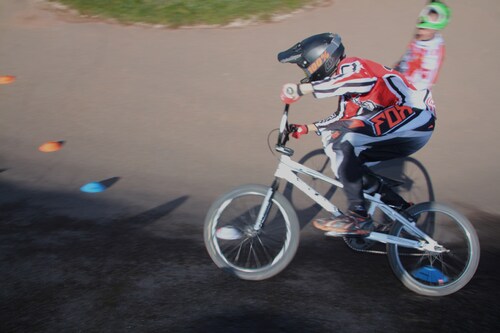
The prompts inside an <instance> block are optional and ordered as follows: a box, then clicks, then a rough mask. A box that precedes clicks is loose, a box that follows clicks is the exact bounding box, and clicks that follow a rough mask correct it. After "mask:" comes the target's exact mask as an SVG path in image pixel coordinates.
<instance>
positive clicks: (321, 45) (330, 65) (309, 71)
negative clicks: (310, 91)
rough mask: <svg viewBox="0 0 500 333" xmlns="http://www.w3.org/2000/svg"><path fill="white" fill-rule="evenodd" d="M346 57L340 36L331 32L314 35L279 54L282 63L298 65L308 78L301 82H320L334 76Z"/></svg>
mask: <svg viewBox="0 0 500 333" xmlns="http://www.w3.org/2000/svg"><path fill="white" fill-rule="evenodd" d="M344 57H345V53H344V45H343V44H342V42H341V39H340V36H339V35H337V34H332V33H330V32H327V33H322V34H318V35H313V36H311V37H308V38H306V39H304V40H303V41H301V42H299V43H297V44H295V45H294V46H292V47H291V48H289V49H288V50H286V51H283V52H280V53H279V54H278V61H279V62H281V63H291V64H297V65H298V66H299V67H300V68H302V70H304V73H305V74H306V78H304V79H303V80H302V81H301V82H302V83H306V82H311V81H319V80H322V79H324V78H326V77H329V76H332V74H333V73H334V72H335V70H336V69H337V66H338V64H339V62H340V61H341V60H342V59H343V58H344Z"/></svg>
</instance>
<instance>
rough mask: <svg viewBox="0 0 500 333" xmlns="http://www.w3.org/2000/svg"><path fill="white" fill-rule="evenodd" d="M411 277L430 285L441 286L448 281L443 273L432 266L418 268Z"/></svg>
mask: <svg viewBox="0 0 500 333" xmlns="http://www.w3.org/2000/svg"><path fill="white" fill-rule="evenodd" d="M411 275H413V277H415V278H416V279H419V280H422V281H425V282H430V283H438V284H443V283H446V282H448V281H449V280H450V279H449V278H448V277H447V276H446V275H444V274H443V272H441V271H440V270H439V269H437V268H435V267H432V266H424V267H420V268H418V269H416V270H414V271H413V272H412V273H411Z"/></svg>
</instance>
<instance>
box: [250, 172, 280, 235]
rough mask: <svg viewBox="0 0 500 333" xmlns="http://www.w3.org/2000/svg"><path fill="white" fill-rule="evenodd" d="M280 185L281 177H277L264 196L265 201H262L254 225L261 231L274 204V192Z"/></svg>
mask: <svg viewBox="0 0 500 333" xmlns="http://www.w3.org/2000/svg"><path fill="white" fill-rule="evenodd" d="M278 187H279V178H275V179H274V181H273V183H272V184H271V186H270V187H269V189H268V190H267V193H266V196H265V197H264V201H263V202H262V206H260V210H259V215H257V220H256V221H255V224H254V226H253V229H254V230H255V231H259V230H260V228H262V225H263V224H264V221H265V220H266V218H267V215H268V214H269V211H270V210H271V206H272V205H273V201H272V200H273V196H274V193H276V191H277V190H278Z"/></svg>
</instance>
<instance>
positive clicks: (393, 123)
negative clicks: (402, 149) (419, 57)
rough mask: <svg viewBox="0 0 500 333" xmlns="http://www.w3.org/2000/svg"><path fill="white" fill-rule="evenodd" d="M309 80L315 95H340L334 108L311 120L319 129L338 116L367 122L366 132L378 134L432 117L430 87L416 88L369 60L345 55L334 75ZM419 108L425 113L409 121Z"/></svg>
mask: <svg viewBox="0 0 500 333" xmlns="http://www.w3.org/2000/svg"><path fill="white" fill-rule="evenodd" d="M311 84H312V87H313V94H314V96H315V97H316V98H325V97H332V96H340V97H339V106H338V110H337V112H336V113H334V114H332V115H331V116H330V117H328V118H326V119H323V120H320V121H318V122H315V123H314V124H315V125H316V127H317V128H318V129H319V130H320V131H321V130H323V129H331V128H332V126H333V127H335V126H334V124H335V123H337V122H338V121H339V120H361V121H362V123H360V122H359V121H358V122H356V124H358V125H355V126H359V125H362V126H365V125H367V126H366V127H367V129H366V130H369V132H370V135H374V136H381V135H384V134H387V133H389V132H393V131H396V130H399V129H401V128H404V129H405V130H406V129H415V128H419V127H421V126H422V125H425V123H426V122H428V121H429V120H430V119H431V118H434V103H433V101H432V95H431V93H430V91H428V90H422V91H418V90H416V89H415V87H414V86H413V85H412V84H411V83H410V82H408V80H407V79H406V78H405V77H404V75H402V74H401V73H399V72H397V71H396V70H393V69H391V68H389V67H386V66H383V65H380V64H378V63H376V62H374V61H371V60H366V59H361V58H355V57H350V58H345V59H343V60H342V61H341V62H340V63H339V65H338V67H337V71H336V73H335V75H334V76H332V77H328V78H326V79H324V80H321V81H315V82H311ZM391 106H392V107H393V108H391ZM416 110H418V112H417V111H416ZM421 111H425V112H426V113H427V114H426V115H424V116H423V117H422V116H419V118H420V120H419V121H418V122H417V123H412V122H411V120H412V119H413V118H416V116H417V113H418V114H420V113H421ZM381 112H382V113H381ZM351 123H352V122H351Z"/></svg>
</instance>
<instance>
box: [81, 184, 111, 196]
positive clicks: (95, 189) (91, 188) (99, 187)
mask: <svg viewBox="0 0 500 333" xmlns="http://www.w3.org/2000/svg"><path fill="white" fill-rule="evenodd" d="M105 189H106V186H104V185H103V184H101V183H99V182H91V183H88V184H85V185H83V186H82V187H80V191H82V192H87V193H99V192H102V191H104V190H105Z"/></svg>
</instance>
